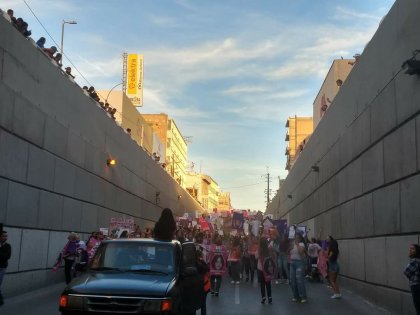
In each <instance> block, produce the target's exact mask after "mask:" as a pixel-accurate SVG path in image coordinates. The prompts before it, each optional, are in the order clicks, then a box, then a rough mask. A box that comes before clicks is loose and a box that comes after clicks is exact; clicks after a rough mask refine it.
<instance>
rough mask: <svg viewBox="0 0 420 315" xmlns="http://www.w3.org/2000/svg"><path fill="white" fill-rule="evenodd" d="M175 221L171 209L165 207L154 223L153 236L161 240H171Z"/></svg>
mask: <svg viewBox="0 0 420 315" xmlns="http://www.w3.org/2000/svg"><path fill="white" fill-rule="evenodd" d="M175 230H176V222H175V219H174V216H173V214H172V210H171V209H169V208H165V209H163V211H162V214H161V215H160V218H159V220H158V221H157V222H156V224H155V229H154V237H155V238H156V239H158V240H162V241H172V240H173V238H174V235H175Z"/></svg>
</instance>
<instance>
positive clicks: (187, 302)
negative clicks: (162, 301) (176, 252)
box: [180, 242, 204, 314]
mask: <svg viewBox="0 0 420 315" xmlns="http://www.w3.org/2000/svg"><path fill="white" fill-rule="evenodd" d="M203 291H204V289H203V276H202V275H200V274H199V273H198V270H197V256H196V249H195V244H194V243H192V242H187V243H184V244H182V262H181V285H180V292H181V299H182V303H181V304H182V313H183V314H190V313H193V314H195V311H196V310H198V309H199V308H200V305H201V299H202V297H203Z"/></svg>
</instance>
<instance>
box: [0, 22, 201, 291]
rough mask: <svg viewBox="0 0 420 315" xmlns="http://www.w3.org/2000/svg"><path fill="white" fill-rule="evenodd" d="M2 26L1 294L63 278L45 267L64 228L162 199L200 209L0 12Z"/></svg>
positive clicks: (148, 214)
mask: <svg viewBox="0 0 420 315" xmlns="http://www.w3.org/2000/svg"><path fill="white" fill-rule="evenodd" d="M0 34H1V36H0V222H3V223H4V225H5V229H6V230H7V231H8V232H9V240H10V243H11V245H12V247H13V254H12V259H11V260H10V267H9V268H8V270H7V272H8V274H7V275H6V277H5V282H4V284H3V287H2V289H3V292H4V294H5V295H6V296H10V295H14V294H18V293H22V292H24V291H28V290H31V289H33V288H38V287H40V286H43V285H48V284H51V283H52V282H54V281H62V279H63V272H59V273H57V274H55V273H52V272H51V270H50V268H51V266H52V265H53V263H54V260H55V258H56V256H57V254H58V252H59V251H60V250H61V249H62V247H63V246H64V244H65V242H66V236H67V233H68V232H69V231H75V232H79V233H81V234H82V235H83V237H87V234H86V233H90V232H91V231H93V230H96V229H98V228H99V227H107V226H108V225H109V219H110V218H112V217H122V216H130V217H133V218H134V219H135V221H136V223H138V224H139V225H140V226H152V225H153V224H154V222H155V221H156V220H157V218H158V217H159V215H160V212H161V210H162V208H164V207H169V208H171V209H172V210H173V211H174V212H175V214H177V215H182V214H183V213H184V212H192V211H195V210H201V211H202V208H201V207H200V205H199V204H198V203H197V202H196V201H194V200H193V199H192V198H191V197H190V196H189V194H188V193H187V192H186V191H185V190H183V189H182V188H181V187H180V186H179V185H178V184H177V183H176V182H175V181H174V180H173V179H172V178H171V177H170V176H169V175H168V174H167V172H166V171H165V170H163V169H162V167H160V166H159V165H158V164H157V163H156V162H155V161H154V160H153V159H152V158H151V157H150V156H149V155H148V154H147V153H146V152H145V151H144V150H143V149H142V148H140V147H139V146H138V145H137V144H136V142H135V141H133V140H132V139H131V138H130V137H129V136H128V135H127V134H126V133H125V132H124V130H122V129H121V128H120V127H119V126H118V125H117V124H116V123H115V122H114V121H113V120H112V119H110V118H109V117H108V116H107V115H106V114H105V113H104V112H103V110H102V109H101V108H100V107H98V106H97V104H96V103H95V102H94V101H93V100H92V99H90V98H89V97H88V96H86V95H85V94H84V93H83V92H82V90H81V88H80V87H79V86H78V85H77V84H75V83H74V82H73V81H72V80H69V79H68V78H67V77H66V76H65V75H63V73H62V71H61V70H60V69H59V68H57V67H56V66H55V65H53V64H52V63H51V61H50V60H49V59H48V58H47V57H46V56H45V55H44V54H43V53H42V52H41V51H39V50H38V49H37V48H36V47H35V45H34V43H33V41H31V40H27V39H25V38H24V37H23V36H21V35H20V34H19V33H18V32H17V30H16V29H15V28H14V27H12V26H11V25H10V24H9V23H8V22H7V21H6V20H5V19H3V18H0ZM108 157H114V158H116V159H117V161H118V163H117V165H116V166H115V167H112V168H111V167H108V166H107V165H106V160H107V158H108ZM157 192H159V193H160V195H159V200H158V202H157V200H156V193H157ZM178 195H181V196H182V198H177V197H178Z"/></svg>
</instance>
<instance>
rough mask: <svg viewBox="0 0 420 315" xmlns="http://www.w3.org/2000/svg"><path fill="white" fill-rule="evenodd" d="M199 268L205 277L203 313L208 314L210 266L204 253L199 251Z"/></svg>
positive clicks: (202, 298) (202, 314) (201, 307)
mask: <svg viewBox="0 0 420 315" xmlns="http://www.w3.org/2000/svg"><path fill="white" fill-rule="evenodd" d="M197 270H198V273H199V274H200V275H201V276H202V277H203V292H202V296H201V303H200V309H201V315H206V314H207V303H206V300H207V294H208V293H209V291H210V280H209V266H208V265H207V264H206V262H205V261H204V258H203V253H202V252H201V251H197Z"/></svg>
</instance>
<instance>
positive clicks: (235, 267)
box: [228, 237, 241, 284]
mask: <svg viewBox="0 0 420 315" xmlns="http://www.w3.org/2000/svg"><path fill="white" fill-rule="evenodd" d="M228 261H229V263H230V268H231V277H232V281H231V283H232V284H234V283H236V284H239V283H240V282H239V280H240V271H241V270H240V264H241V242H240V239H239V238H238V237H234V239H233V243H232V247H231V249H230V251H229V257H228Z"/></svg>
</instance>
